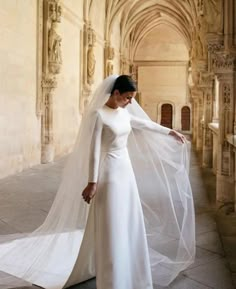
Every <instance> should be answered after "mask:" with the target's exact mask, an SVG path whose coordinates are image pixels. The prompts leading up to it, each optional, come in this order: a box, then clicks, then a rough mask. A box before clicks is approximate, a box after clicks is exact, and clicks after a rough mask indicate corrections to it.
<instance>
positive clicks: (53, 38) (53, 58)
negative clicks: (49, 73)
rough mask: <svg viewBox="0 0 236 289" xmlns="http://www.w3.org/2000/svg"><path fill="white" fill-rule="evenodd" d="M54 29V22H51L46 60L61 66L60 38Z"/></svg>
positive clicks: (55, 25) (55, 26)
mask: <svg viewBox="0 0 236 289" xmlns="http://www.w3.org/2000/svg"><path fill="white" fill-rule="evenodd" d="M56 28H57V24H56V22H52V26H51V29H50V30H49V33H48V56H49V57H48V58H49V62H55V63H58V64H61V63H62V57H61V36H60V35H58V34H57V32H56Z"/></svg>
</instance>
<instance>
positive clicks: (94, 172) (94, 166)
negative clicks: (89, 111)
mask: <svg viewBox="0 0 236 289" xmlns="http://www.w3.org/2000/svg"><path fill="white" fill-rule="evenodd" d="M102 128H103V123H102V120H101V117H100V115H99V113H97V116H96V122H95V126H94V130H93V136H92V141H91V146H90V156H89V176H88V185H87V187H86V188H85V189H84V190H83V192H82V196H83V198H84V200H85V201H86V202H87V203H88V204H89V203H90V201H91V199H92V198H93V197H94V196H95V193H96V189H97V179H98V170H99V161H100V154H101V139H102Z"/></svg>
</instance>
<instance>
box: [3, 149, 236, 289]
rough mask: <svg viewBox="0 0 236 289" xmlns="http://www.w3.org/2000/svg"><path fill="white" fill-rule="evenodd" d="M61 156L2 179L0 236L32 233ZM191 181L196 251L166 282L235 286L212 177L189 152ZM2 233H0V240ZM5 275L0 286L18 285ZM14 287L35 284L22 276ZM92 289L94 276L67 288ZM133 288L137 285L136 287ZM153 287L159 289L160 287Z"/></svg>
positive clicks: (185, 286)
mask: <svg viewBox="0 0 236 289" xmlns="http://www.w3.org/2000/svg"><path fill="white" fill-rule="evenodd" d="M64 162H65V158H63V159H59V160H57V161H56V162H55V163H54V164H47V165H39V166H36V167H34V168H32V169H29V170H26V171H24V172H22V173H19V174H16V175H14V176H11V177H8V178H5V179H2V180H0V235H6V234H7V235H8V237H7V238H10V237H11V234H16V233H22V232H30V231H32V230H33V229H35V228H36V227H37V226H39V225H40V224H41V223H42V222H43V220H44V218H45V217H46V215H47V212H48V211H49V209H50V206H51V204H52V202H53V198H54V196H55V192H56V190H57V187H58V183H59V180H60V175H61V172H62V168H63V164H64ZM190 176H191V184H192V188H193V194H194V199H195V208H196V238H197V256H196V260H195V263H194V264H192V265H191V266H190V267H189V268H188V269H187V270H185V271H184V272H182V273H181V274H180V275H179V276H178V278H177V279H176V280H175V281H174V282H173V283H172V284H171V285H170V286H169V287H168V288H171V289H233V288H234V286H233V284H232V279H231V275H230V271H229V269H228V264H227V261H226V259H225V257H224V251H223V249H222V244H221V241H220V238H219V235H218V232H217V229H216V223H215V219H214V212H215V208H214V201H215V200H214V191H215V187H214V184H215V179H214V176H213V175H212V173H211V171H210V170H202V169H200V167H199V162H198V158H197V156H196V154H195V153H194V152H193V153H192V160H191V169H190ZM5 238H6V237H3V236H0V241H1V240H4V239H5ZM0 274H1V276H4V277H5V280H4V282H3V283H4V284H0V289H7V288H16V286H15V285H14V284H16V282H17V283H18V282H19V280H17V279H16V278H13V277H12V276H9V275H7V274H5V273H2V272H0ZM21 284H22V285H21V286H20V287H19V286H18V287H17V288H32V289H33V288H35V289H36V288H38V287H35V286H31V285H30V284H28V283H26V282H24V281H22V283H21ZM72 288H73V289H95V288H96V284H95V279H93V280H90V281H88V282H85V283H83V284H79V285H77V286H73V287H71V289H72ZM134 289H135V288H134ZM155 289H161V288H160V287H158V288H155Z"/></svg>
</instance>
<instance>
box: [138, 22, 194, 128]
mask: <svg viewBox="0 0 236 289" xmlns="http://www.w3.org/2000/svg"><path fill="white" fill-rule="evenodd" d="M188 57H189V56H188V49H187V46H186V44H185V42H184V39H183V38H181V37H180V36H179V34H178V33H177V32H176V31H174V30H173V29H172V28H170V27H169V26H167V25H164V24H161V25H159V26H158V27H157V28H156V29H154V30H153V31H152V32H150V33H149V34H148V35H147V36H146V37H145V38H144V39H143V40H142V41H141V43H140V45H139V46H138V48H137V51H136V54H135V63H136V65H138V89H139V91H140V92H141V104H142V106H143V108H144V109H145V111H146V112H147V113H148V115H149V116H150V117H151V118H152V119H153V120H154V121H157V122H160V120H161V105H162V104H164V103H169V104H172V107H173V128H175V129H178V130H180V129H181V109H182V107H183V106H185V105H188V106H190V104H189V95H188V88H187V78H188V73H187V65H188Z"/></svg>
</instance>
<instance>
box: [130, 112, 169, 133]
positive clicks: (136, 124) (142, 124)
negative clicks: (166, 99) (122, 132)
mask: <svg viewBox="0 0 236 289" xmlns="http://www.w3.org/2000/svg"><path fill="white" fill-rule="evenodd" d="M130 124H131V127H133V128H136V129H145V130H149V131H154V132H159V133H162V134H169V133H170V131H171V129H169V128H167V127H165V126H162V125H160V124H158V123H156V122H154V121H151V120H147V119H142V118H139V117H136V116H134V115H132V114H130Z"/></svg>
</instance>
